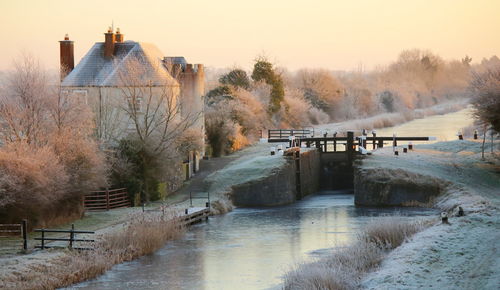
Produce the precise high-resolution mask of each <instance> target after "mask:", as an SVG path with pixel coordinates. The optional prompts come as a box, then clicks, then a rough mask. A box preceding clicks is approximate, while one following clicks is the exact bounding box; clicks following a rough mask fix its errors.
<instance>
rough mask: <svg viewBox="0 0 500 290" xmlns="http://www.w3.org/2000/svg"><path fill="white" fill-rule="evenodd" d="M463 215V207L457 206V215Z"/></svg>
mask: <svg viewBox="0 0 500 290" xmlns="http://www.w3.org/2000/svg"><path fill="white" fill-rule="evenodd" d="M464 215H465V212H464V209H463V208H462V207H461V206H459V207H458V216H464Z"/></svg>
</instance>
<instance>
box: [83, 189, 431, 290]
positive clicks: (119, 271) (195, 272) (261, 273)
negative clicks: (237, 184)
mask: <svg viewBox="0 0 500 290" xmlns="http://www.w3.org/2000/svg"><path fill="white" fill-rule="evenodd" d="M395 213H400V214H403V215H405V217H403V218H407V219H410V218H413V219H414V218H415V216H426V215H430V214H434V215H437V212H435V211H434V210H430V209H420V208H399V209H374V208H373V209H370V208H356V207H355V206H354V197H353V195H352V194H346V193H345V192H338V191H337V192H335V191H331V192H322V193H319V194H317V195H314V196H309V197H308V198H305V199H304V200H302V201H299V202H297V203H295V204H293V205H289V206H282V207H274V208H252V209H248V208H237V209H235V210H233V211H232V212H230V213H228V214H225V215H221V216H215V217H211V218H210V219H209V221H208V222H207V223H202V224H199V225H196V226H194V227H192V228H191V229H190V230H189V231H188V232H187V233H186V235H185V236H184V237H183V238H182V239H180V240H177V241H174V242H171V243H168V244H167V245H166V246H165V247H164V248H162V249H161V250H159V251H157V252H156V253H154V254H152V255H149V256H145V257H142V258H139V259H137V260H135V261H132V262H127V263H123V264H120V265H117V266H115V267H113V268H112V269H111V270H110V271H108V272H106V274H104V275H103V276H101V277H99V278H98V279H96V280H92V281H89V282H85V283H82V284H79V285H76V286H74V287H78V288H83V289H214V290H215V289H281V288H280V283H281V281H282V276H283V275H284V274H285V273H286V272H287V270H289V269H290V267H291V266H292V265H293V264H294V263H298V262H301V261H308V260H311V259H314V258H315V257H320V256H322V255H325V254H327V253H328V252H329V251H331V248H332V247H341V246H345V245H348V244H349V243H350V242H352V241H353V239H354V238H355V236H356V234H357V233H358V232H359V230H360V229H362V228H363V226H364V225H365V224H366V223H367V222H369V221H371V220H373V219H376V218H378V217H380V216H381V215H389V214H390V215H392V214H395Z"/></svg>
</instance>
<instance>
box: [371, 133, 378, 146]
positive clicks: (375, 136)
mask: <svg viewBox="0 0 500 290" xmlns="http://www.w3.org/2000/svg"><path fill="white" fill-rule="evenodd" d="M372 136H373V150H375V149H377V145H376V144H377V143H376V142H377V141H376V140H375V138H377V131H375V130H372Z"/></svg>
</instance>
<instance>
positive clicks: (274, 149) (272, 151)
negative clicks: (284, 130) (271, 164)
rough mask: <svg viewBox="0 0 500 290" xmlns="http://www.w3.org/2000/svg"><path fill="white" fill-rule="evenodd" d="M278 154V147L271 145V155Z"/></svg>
mask: <svg viewBox="0 0 500 290" xmlns="http://www.w3.org/2000/svg"><path fill="white" fill-rule="evenodd" d="M275 154H276V148H275V147H271V155H275Z"/></svg>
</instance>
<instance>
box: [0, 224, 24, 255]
mask: <svg viewBox="0 0 500 290" xmlns="http://www.w3.org/2000/svg"><path fill="white" fill-rule="evenodd" d="M16 237H17V238H21V239H22V240H23V249H24V250H27V249H28V221H27V220H22V221H21V223H20V224H0V238H16Z"/></svg>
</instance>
